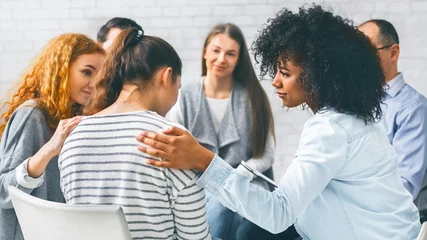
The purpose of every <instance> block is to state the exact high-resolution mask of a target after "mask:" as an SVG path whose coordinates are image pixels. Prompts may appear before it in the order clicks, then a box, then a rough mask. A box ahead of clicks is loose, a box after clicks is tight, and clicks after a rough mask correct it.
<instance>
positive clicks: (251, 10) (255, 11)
mask: <svg viewBox="0 0 427 240" xmlns="http://www.w3.org/2000/svg"><path fill="white" fill-rule="evenodd" d="M276 12H277V11H276V9H275V8H274V6H270V5H252V6H244V7H243V10H242V12H241V14H244V15H260V14H270V15H271V14H275V13H276Z"/></svg>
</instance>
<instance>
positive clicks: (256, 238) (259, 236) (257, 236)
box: [236, 219, 299, 240]
mask: <svg viewBox="0 0 427 240" xmlns="http://www.w3.org/2000/svg"><path fill="white" fill-rule="evenodd" d="M298 238H299V235H298V233H297V232H296V230H295V228H294V226H293V225H292V226H290V227H289V228H288V229H286V230H285V231H284V232H281V233H278V234H272V233H270V232H269V231H267V230H264V229H263V228H260V227H258V226H257V225H256V224H254V223H252V222H250V221H248V220H246V219H243V222H242V223H241V224H240V226H239V228H238V229H237V233H236V240H252V239H253V240H295V239H298Z"/></svg>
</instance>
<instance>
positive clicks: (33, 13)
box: [13, 9, 69, 20]
mask: <svg viewBox="0 0 427 240" xmlns="http://www.w3.org/2000/svg"><path fill="white" fill-rule="evenodd" d="M68 17H69V12H68V10H67V9H34V10H25V9H16V10H14V12H13V18H14V19H17V20H18V19H24V20H35V19H48V20H56V19H65V18H68Z"/></svg>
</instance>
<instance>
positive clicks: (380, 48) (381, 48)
mask: <svg viewBox="0 0 427 240" xmlns="http://www.w3.org/2000/svg"><path fill="white" fill-rule="evenodd" d="M393 45H394V43H392V44H389V45H387V46H384V47H379V48H377V51H379V50H383V49H386V48H389V47H391V46H393Z"/></svg>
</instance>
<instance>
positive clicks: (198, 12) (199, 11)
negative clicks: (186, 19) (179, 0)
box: [181, 6, 212, 16]
mask: <svg viewBox="0 0 427 240" xmlns="http://www.w3.org/2000/svg"><path fill="white" fill-rule="evenodd" d="M211 13H212V8H211V7H205V6H183V7H181V14H182V15H184V16H209V15H211Z"/></svg>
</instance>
